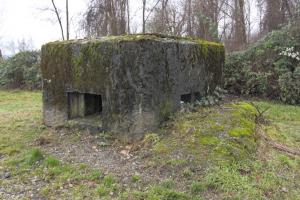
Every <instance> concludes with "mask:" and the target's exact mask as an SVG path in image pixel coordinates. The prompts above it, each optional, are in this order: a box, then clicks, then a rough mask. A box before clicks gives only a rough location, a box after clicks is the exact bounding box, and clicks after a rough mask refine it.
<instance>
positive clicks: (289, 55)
mask: <svg viewBox="0 0 300 200" xmlns="http://www.w3.org/2000/svg"><path fill="white" fill-rule="evenodd" d="M299 39H300V26H296V25H294V26H293V24H292V25H289V26H286V27H284V28H283V29H282V30H279V31H273V32H271V33H269V34H268V35H267V36H266V37H265V38H263V39H262V40H261V41H259V42H257V43H256V44H255V45H254V46H252V47H250V48H249V49H247V50H246V51H243V52H236V53H233V54H231V55H229V56H228V57H227V59H226V64H225V70H224V73H225V89H227V90H228V91H229V92H230V93H233V94H236V95H250V96H257V97H265V98H269V99H274V100H280V101H282V102H284V103H289V104H300V57H299V52H300V40H299Z"/></svg>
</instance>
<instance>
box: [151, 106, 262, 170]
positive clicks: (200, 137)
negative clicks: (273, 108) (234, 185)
mask: <svg viewBox="0 0 300 200" xmlns="http://www.w3.org/2000/svg"><path fill="white" fill-rule="evenodd" d="M255 114H256V110H255V108H254V107H253V106H252V105H250V104H248V103H244V102H240V103H236V104H226V105H223V106H221V107H210V108H201V109H199V110H198V112H195V113H184V114H182V113H180V114H178V115H177V116H175V118H174V120H173V121H172V122H171V123H170V124H169V127H168V130H169V131H168V132H169V133H167V134H166V135H165V136H164V137H162V139H161V140H160V141H159V142H157V143H156V144H155V145H154V146H153V149H152V151H153V153H154V154H155V155H157V154H159V155H162V156H160V158H161V159H158V161H159V163H161V162H164V163H171V164H172V163H173V164H174V163H175V165H176V163H180V164H183V163H190V162H196V163H205V164H207V163H210V162H214V161H217V162H221V163H223V162H231V161H238V160H241V159H251V158H252V157H253V156H254V154H255V152H256V147H257V142H256V136H255V127H256V123H255ZM174 157H176V160H177V162H173V161H174ZM156 159H157V157H156ZM187 159H188V160H187ZM185 161H186V162H185Z"/></svg>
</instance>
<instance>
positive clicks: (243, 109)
mask: <svg viewBox="0 0 300 200" xmlns="http://www.w3.org/2000/svg"><path fill="white" fill-rule="evenodd" d="M254 103H255V104H257V106H258V107H259V108H260V109H262V110H264V109H266V108H269V110H268V112H267V113H266V114H265V117H266V118H267V119H268V120H269V121H270V123H269V124H268V125H264V126H263V129H264V131H265V132H266V134H267V135H268V136H269V137H270V138H272V139H273V140H274V141H276V142H278V143H281V144H283V145H286V146H288V147H290V148H299V146H300V107H297V106H288V105H282V104H277V103H273V102H266V101H256V102H254ZM41 108H42V103H41V93H40V92H23V91H0V129H1V132H0V175H1V174H2V173H4V172H10V174H11V176H10V178H8V179H0V199H7V198H8V197H7V196H5V195H7V194H4V193H1V191H3V189H4V191H7V193H12V194H15V193H18V192H17V191H22V190H23V189H24V188H27V187H33V189H32V191H35V192H36V193H38V195H40V196H41V197H45V198H47V199H70V198H72V199H87V198H91V197H93V199H117V200H127V199H129V200H144V199H146V200H160V199H162V200H190V199H195V200H198V199H199V200H200V199H292V200H293V199H295V200H296V199H299V198H298V197H299V196H300V158H299V157H297V156H291V155H288V154H286V153H285V152H280V151H278V150H275V149H273V148H272V147H270V146H268V145H267V144H266V143H264V142H263V141H262V140H260V139H259V138H258V137H257V135H256V134H255V123H254V121H255V114H256V111H255V109H254V108H253V107H252V106H251V105H250V104H248V103H246V102H239V103H234V104H225V105H222V106H220V107H209V108H201V109H200V110H199V111H198V112H195V113H180V114H178V115H175V116H172V118H171V120H170V121H169V123H168V124H167V125H166V126H164V127H163V128H161V129H160V130H158V131H157V132H152V133H149V134H148V135H147V136H146V137H145V139H144V141H143V142H141V144H140V146H142V150H143V151H146V152H147V153H148V154H149V155H148V157H147V158H145V159H143V160H140V162H142V163H144V164H145V167H146V169H152V172H153V171H154V172H155V174H147V170H145V172H143V173H140V172H139V173H136V174H135V175H132V176H129V178H128V179H129V180H128V183H127V184H125V185H124V183H123V182H122V181H121V180H120V177H118V174H113V173H108V174H107V173H103V171H102V169H97V168H94V167H93V166H90V165H88V164H86V163H80V164H74V163H69V162H68V161H66V160H59V159H58V158H57V157H55V156H54V155H48V154H47V153H46V152H45V151H44V149H43V146H42V145H37V144H35V143H36V141H38V143H40V144H46V143H47V141H51V142H52V141H55V138H52V137H53V135H56V134H57V133H56V132H55V130H52V129H49V128H47V127H45V126H44V125H43V123H42V110H41ZM79 134H80V133H78V134H77V135H75V136H74V138H77V137H78V135H79ZM74 140H75V139H74ZM105 148H109V147H105ZM153 175H154V176H157V177H159V180H158V181H153V180H150V179H148V178H147V177H148V176H153ZM35 179H37V180H38V182H42V183H45V184H41V185H40V186H39V184H36V183H35V182H32V181H33V180H35ZM19 187H20V188H19ZM34 187H37V188H34ZM1 189H2V190H1ZM37 189H39V192H37ZM27 197H28V198H30V197H29V196H27ZM16 198H17V197H16ZM20 199H23V198H21V197H20Z"/></svg>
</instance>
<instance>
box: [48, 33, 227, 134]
mask: <svg viewBox="0 0 300 200" xmlns="http://www.w3.org/2000/svg"><path fill="white" fill-rule="evenodd" d="M224 56H225V55H224V47H223V46H222V45H220V44H217V43H210V42H206V41H201V40H194V39H186V38H172V37H165V36H157V35H155V36H154V35H133V36H120V37H106V38H101V39H98V40H92V41H86V40H78V41H69V42H55V43H49V44H47V45H44V46H43V48H42V72H43V80H44V121H45V123H46V124H47V125H49V126H58V125H63V124H64V123H65V121H66V120H68V116H70V109H69V108H68V95H67V92H79V93H90V94H97V95H101V97H102V115H103V125H104V128H105V129H106V130H108V131H113V132H118V133H123V134H128V135H130V136H134V137H135V136H142V135H143V133H145V132H147V131H150V130H152V129H155V128H157V127H158V125H159V123H160V122H161V121H162V120H164V117H165V116H164V115H165V114H167V113H168V112H174V111H176V110H178V108H179V107H180V101H181V96H182V95H186V94H192V96H193V97H195V96H205V95H207V94H208V93H210V92H212V91H213V90H214V88H215V87H216V86H221V85H222V70H223V65H224Z"/></svg>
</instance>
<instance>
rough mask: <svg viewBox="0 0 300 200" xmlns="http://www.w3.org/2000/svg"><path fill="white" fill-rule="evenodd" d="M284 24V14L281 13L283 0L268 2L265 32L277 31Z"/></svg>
mask: <svg viewBox="0 0 300 200" xmlns="http://www.w3.org/2000/svg"><path fill="white" fill-rule="evenodd" d="M283 22H284V14H283V13H282V11H281V0H266V14H265V27H264V29H265V31H267V32H270V31H273V30H276V29H278V28H279V26H280V24H282V23H283Z"/></svg>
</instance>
